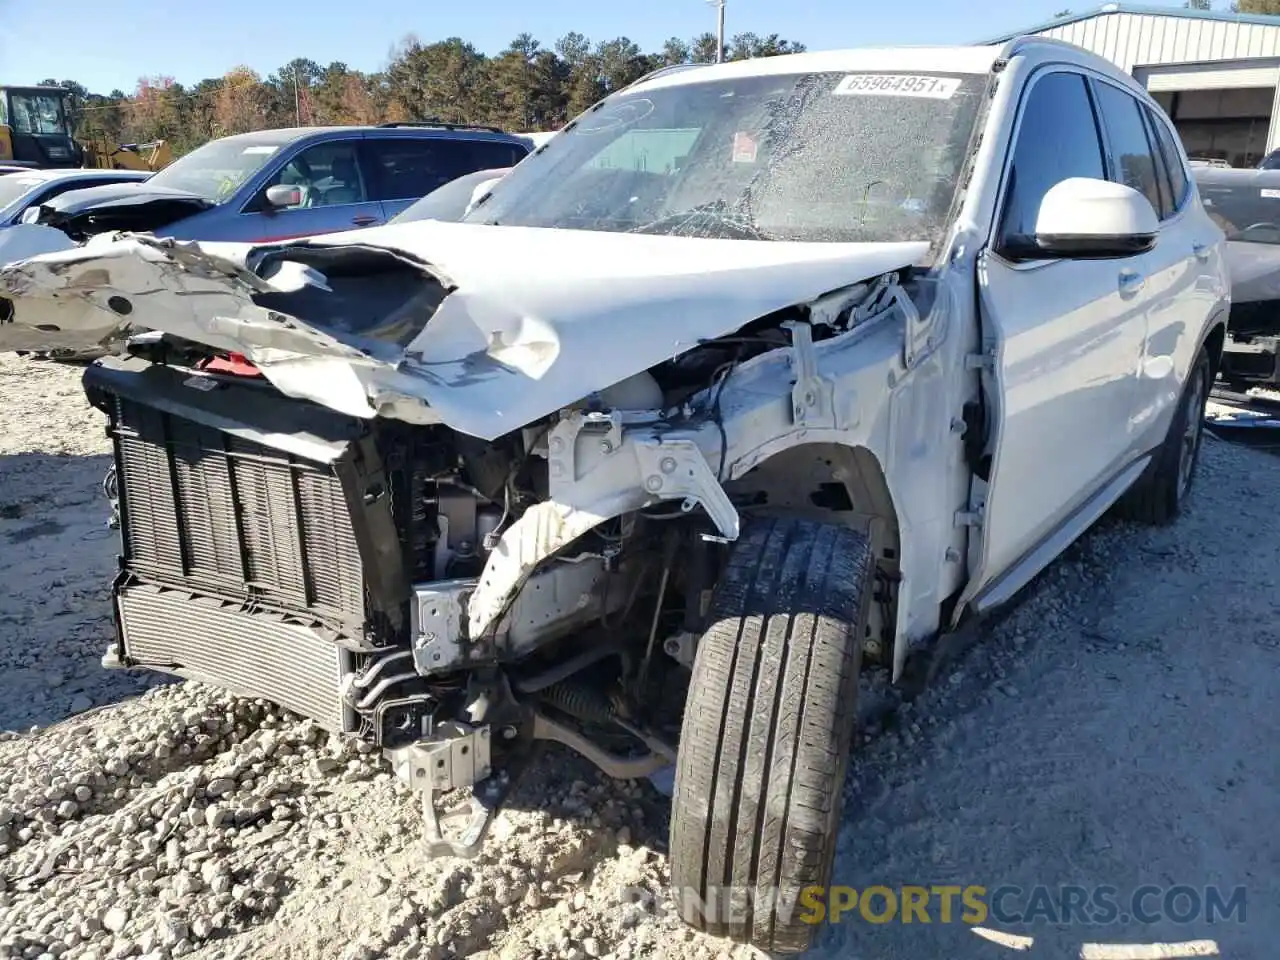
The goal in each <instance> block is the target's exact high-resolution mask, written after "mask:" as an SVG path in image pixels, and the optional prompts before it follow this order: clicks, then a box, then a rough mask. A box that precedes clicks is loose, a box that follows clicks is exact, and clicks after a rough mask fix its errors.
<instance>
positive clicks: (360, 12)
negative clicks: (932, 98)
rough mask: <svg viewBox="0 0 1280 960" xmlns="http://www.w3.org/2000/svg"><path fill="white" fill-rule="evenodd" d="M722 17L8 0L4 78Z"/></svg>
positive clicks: (574, 2) (829, 19)
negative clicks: (412, 38) (412, 39)
mask: <svg viewBox="0 0 1280 960" xmlns="http://www.w3.org/2000/svg"><path fill="white" fill-rule="evenodd" d="M1148 2H1153V0H1148ZM1154 2H1155V3H1160V2H1161V0H1154ZM1100 3H1101V0H1083V2H1072V0H985V2H981V3H980V2H979V0H967V2H965V0H908V2H900V3H894V2H884V0H881V2H857V0H727V5H726V10H727V15H726V32H727V33H728V34H729V35H732V34H734V33H738V32H742V31H754V32H756V33H760V34H768V33H779V34H781V35H782V36H784V37H786V38H787V39H790V40H797V41H799V42H801V43H804V44H806V45H808V47H809V49H810V50H821V49H832V48H838V47H850V46H863V45H867V44H889V43H910V44H932V43H968V42H971V41H974V40H979V39H982V38H984V37H986V36H991V35H996V34H1000V33H1005V32H1011V31H1013V30H1017V29H1020V28H1022V27H1026V26H1031V25H1033V24H1036V23H1039V22H1041V21H1043V20H1047V19H1049V18H1050V17H1051V16H1052V15H1053V14H1054V13H1055V12H1057V11H1058V10H1061V9H1062V8H1064V7H1068V6H1069V7H1071V8H1072V9H1077V10H1088V9H1092V8H1094V7H1096V6H1098V5H1100ZM1171 5H1177V6H1181V4H1180V3H1177V4H1171ZM714 29H715V10H714V8H713V7H712V6H711V5H710V4H709V3H707V2H706V0H640V2H635V3H618V2H607V0H478V2H475V0H472V2H468V0H294V2H291V3H282V2H280V0H0V83H36V82H38V81H40V80H43V79H46V78H57V79H59V80H76V81H78V82H80V83H83V84H85V85H86V86H87V87H89V89H90V90H92V91H94V92H96V93H108V92H110V91H111V89H112V88H119V89H122V90H124V91H126V92H132V90H133V88H134V86H135V85H136V83H137V81H138V78H139V77H141V76H154V75H168V76H172V77H174V78H175V79H176V80H178V81H180V82H182V83H187V84H190V83H195V82H197V81H199V80H201V79H203V78H205V77H217V76H221V75H222V74H224V73H225V72H226V71H227V70H228V69H230V68H231V67H233V66H236V65H238V64H247V65H248V66H250V67H252V68H253V69H255V70H257V71H259V72H260V73H262V74H264V75H265V74H267V73H269V72H271V71H272V70H275V69H276V68H277V67H280V66H282V65H283V64H285V63H288V62H289V61H290V60H291V59H293V58H294V57H297V56H305V57H310V58H311V59H313V60H316V61H318V62H319V63H321V64H322V65H323V64H326V63H329V62H330V61H333V60H341V61H343V62H345V63H346V64H347V65H348V66H351V67H354V68H357V69H361V70H377V69H380V68H382V67H383V66H385V65H386V62H387V60H388V58H389V53H390V50H391V48H392V47H393V46H394V45H395V44H396V42H397V41H399V40H400V39H401V38H402V37H404V35H405V34H407V33H411V32H412V33H414V34H416V35H417V36H418V37H419V38H420V39H421V40H423V41H425V42H429V41H432V40H439V39H443V38H445V37H449V36H459V37H462V38H463V39H464V40H468V41H470V42H471V43H473V44H475V45H476V46H477V47H478V48H479V49H480V50H481V51H483V52H485V53H496V52H497V51H499V50H501V49H502V48H503V47H505V46H506V45H507V43H508V42H509V41H510V40H511V38H512V37H514V36H515V35H516V34H518V33H520V32H521V31H528V32H529V33H531V34H533V35H534V37H536V38H537V39H538V40H539V41H541V42H542V43H543V45H544V46H550V45H552V44H553V43H554V42H555V40H556V38H557V37H559V36H561V35H563V34H564V33H567V32H569V31H570V30H576V31H578V32H579V33H582V34H585V35H586V36H587V37H588V38H590V39H591V40H593V41H594V40H607V39H612V38H614V37H617V36H627V37H630V38H631V39H632V40H634V41H635V42H637V43H638V44H640V46H641V47H642V48H644V49H645V50H656V49H658V48H659V47H660V45H661V43H662V41H663V40H665V39H666V38H667V37H670V36H679V37H685V38H687V37H690V36H693V35H695V34H697V33H700V32H702V31H704V30H714Z"/></svg>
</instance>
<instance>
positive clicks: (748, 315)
mask: <svg viewBox="0 0 1280 960" xmlns="http://www.w3.org/2000/svg"><path fill="white" fill-rule="evenodd" d="M927 252H928V244H927V243H925V242H910V243H892V244H888V243H885V244H804V243H778V242H766V241H740V240H706V239H692V238H682V237H664V236H650V235H640V234H612V233H600V232H590V231H573V230H548V229H534V228H520V227H492V226H485V225H480V224H459V223H442V222H434V221H421V222H414V223H406V224H396V225H391V226H387V227H380V228H377V229H373V230H362V231H358V232H354V233H346V234H341V235H332V236H327V237H318V238H313V239H311V240H308V241H306V242H300V243H292V244H276V245H272V246H267V247H261V246H259V247H254V246H252V245H249V244H229V243H223V244H216V243H207V244H195V243H175V242H173V241H167V240H157V239H155V238H153V237H147V236H127V235H126V236H119V237H116V236H100V237H95V238H93V239H92V240H90V241H89V242H88V243H87V244H85V245H84V246H83V247H80V248H77V249H75V250H71V251H66V252H62V253H53V254H49V255H47V256H41V257H37V258H34V259H32V260H28V261H25V262H22V263H19V264H11V265H9V266H8V267H4V268H0V295H4V296H7V297H9V298H10V299H11V300H12V301H13V304H14V310H13V322H12V323H9V324H6V325H5V326H3V327H0V350H11V349H48V348H51V347H79V348H85V347H88V346H92V345H97V344H104V343H109V342H111V341H112V340H115V339H119V338H120V337H122V336H124V335H127V334H128V333H129V332H132V331H135V330H138V329H151V330H160V331H164V332H166V333H170V334H173V335H175V336H179V337H183V338H186V339H189V340H194V341H197V342H200V343H204V344H207V345H209V346H211V347H214V348H217V349H222V350H226V351H231V352H236V353H241V354H244V355H245V356H247V357H248V358H249V359H250V360H251V361H252V362H253V363H254V364H255V365H256V366H258V367H259V369H260V370H261V371H262V373H263V375H264V376H265V377H267V378H268V379H269V380H271V381H272V383H274V384H275V385H276V387H277V388H279V389H280V390H281V391H282V392H283V393H285V394H287V395H290V396H295V397H301V398H305V399H309V400H313V401H315V402H318V403H321V404H324V405H326V406H328V407H331V408H333V409H335V410H339V411H342V412H344V413H349V414H352V415H355V416H361V417H370V416H389V417H396V418H399V419H402V420H406V421H410V422H436V421H440V422H444V423H445V424H447V425H449V426H450V427H452V428H454V429H456V430H459V431H461V432H463V433H468V434H471V435H473V436H476V437H480V438H482V439H493V438H495V437H498V436H501V435H503V434H505V433H508V432H510V431H512V430H515V429H518V428H519V427H522V426H524V425H526V424H528V423H530V422H532V421H535V420H537V419H539V418H540V417H543V416H546V415H548V414H550V413H553V412H554V411H556V410H558V409H560V408H562V407H564V406H566V405H569V404H572V403H574V402H576V401H578V400H580V399H582V398H583V397H584V396H586V395H588V394H589V393H592V392H594V391H597V390H602V389H604V388H606V387H609V386H612V385H614V384H616V383H619V382H621V381H622V380H624V379H626V378H627V377H629V376H631V375H633V374H636V373H639V372H641V371H643V370H647V369H648V368H650V367H653V366H655V365H657V364H659V363H661V362H663V361H665V360H668V359H671V358H672V357H674V356H676V355H678V354H680V353H683V352H684V351H686V350H688V349H690V348H692V347H693V346H695V345H696V344H697V343H699V342H700V341H703V340H707V339H712V338H714V337H718V336H724V335H726V334H729V333H732V332H733V331H735V330H737V329H738V328H740V327H741V326H743V325H744V324H746V323H749V322H750V321H752V320H754V319H756V318H758V317H761V316H764V315H766V314H769V313H772V312H774V311H776V310H780V309H782V308H784V307H788V306H792V305H795V304H801V303H807V302H809V301H811V300H814V299H816V298H818V297H819V296H821V295H822V294H825V293H828V292H830V291H833V290H838V289H840V288H842V287H846V286H849V285H851V284H855V283H858V282H860V281H862V280H865V279H867V278H869V277H874V276H878V275H880V274H882V273H887V272H890V271H893V270H898V269H901V268H904V267H906V266H909V265H911V264H914V263H918V262H920V261H921V260H922V259H923V258H924V257H925V256H926V255H927ZM304 262H305V263H306V264H307V265H304ZM259 274H261V275H259ZM264 276H265V277H268V278H269V279H263V277H264ZM41 337H44V338H45V339H44V340H43V341H41ZM24 338H25V340H24ZM20 341H21V342H20ZM36 341H41V342H42V343H43V344H44V345H43V346H39V347H37V346H35V342H36ZM73 341H74V342H73Z"/></svg>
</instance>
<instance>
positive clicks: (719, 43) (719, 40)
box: [715, 0, 725, 63]
mask: <svg viewBox="0 0 1280 960" xmlns="http://www.w3.org/2000/svg"><path fill="white" fill-rule="evenodd" d="M724 3H725V0H715V4H716V63H724Z"/></svg>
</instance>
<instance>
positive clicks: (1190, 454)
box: [1116, 347, 1213, 524]
mask: <svg viewBox="0 0 1280 960" xmlns="http://www.w3.org/2000/svg"><path fill="white" fill-rule="evenodd" d="M1212 384H1213V364H1212V363H1211V362H1210V360H1209V354H1208V352H1207V351H1206V350H1205V349H1204V348H1203V347H1202V348H1201V349H1200V352H1199V353H1198V354H1196V358H1195V360H1194V361H1193V362H1192V364H1191V371H1190V373H1189V374H1188V376H1187V383H1186V386H1184V387H1183V388H1182V397H1181V399H1180V400H1179V401H1178V407H1177V410H1176V411H1175V412H1174V416H1173V422H1172V423H1171V424H1169V432H1168V433H1167V434H1166V435H1165V439H1164V443H1162V444H1161V445H1160V447H1159V448H1158V449H1157V450H1156V452H1155V455H1154V457H1153V458H1152V460H1151V464H1150V466H1148V467H1147V470H1146V472H1145V473H1144V474H1143V475H1142V477H1141V478H1140V479H1139V480H1138V482H1137V483H1135V484H1134V485H1133V487H1132V488H1131V489H1130V490H1129V491H1128V492H1127V493H1125V495H1124V496H1123V497H1121V499H1120V501H1119V503H1117V504H1116V507H1117V510H1118V511H1119V513H1120V515H1121V516H1123V517H1125V518H1126V519H1129V520H1136V521H1138V522H1140V523H1151V524H1166V523H1171V522H1172V521H1173V520H1175V519H1176V518H1177V516H1178V515H1179V514H1180V513H1181V512H1182V507H1183V504H1184V503H1185V501H1186V499H1187V495H1188V494H1189V493H1190V492H1191V486H1192V482H1193V481H1194V480H1195V471H1196V464H1197V463H1198V462H1199V460H1200V442H1201V440H1202V439H1203V438H1204V409H1205V404H1206V402H1207V401H1208V399H1209V388H1210V387H1211V386H1212Z"/></svg>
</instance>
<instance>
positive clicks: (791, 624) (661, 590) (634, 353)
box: [0, 39, 1229, 951]
mask: <svg viewBox="0 0 1280 960" xmlns="http://www.w3.org/2000/svg"><path fill="white" fill-rule="evenodd" d="M0 293H3V294H4V296H6V297H8V298H9V299H10V300H11V301H12V306H11V308H10V312H9V319H8V322H7V323H6V324H5V325H4V326H3V327H0V331H3V332H0V346H3V347H6V348H8V347H11V346H14V345H18V346H25V347H27V348H35V347H37V346H39V347H42V348H47V347H51V346H83V345H84V344H86V343H110V342H113V341H118V340H121V339H122V338H124V337H126V336H127V335H128V334H129V333H130V331H131V329H132V328H134V327H135V326H136V327H137V328H145V329H148V330H151V331H155V332H154V333H151V334H147V335H146V336H143V337H141V338H137V339H135V340H134V341H133V342H132V343H131V344H130V345H129V347H128V352H129V353H130V354H132V356H130V357H128V358H125V359H117V360H110V361H104V362H102V363H100V364H99V365H96V366H94V367H91V368H90V369H89V370H88V371H87V373H86V376H85V385H86V388H87V390H88V393H89V396H90V397H91V398H92V400H93V402H94V403H95V404H96V405H97V406H98V407H99V408H100V409H102V410H103V411H104V412H105V413H106V414H107V416H108V417H109V420H110V430H111V435H112V436H113V437H114V439H115V450H116V454H115V457H116V466H115V488H116V490H117V491H118V503H117V506H118V511H119V521H120V527H121V535H122V540H123V557H122V560H121V568H120V573H119V575H118V577H117V579H116V582H115V597H116V611H117V616H118V624H119V636H118V641H117V642H116V644H115V645H114V646H113V648H112V652H111V654H110V657H109V659H110V661H111V662H115V663H122V664H129V665H144V666H150V667H154V668H156V669H160V670H166V671H171V672H173V673H177V674H180V675H183V676H188V677H198V678H200V679H202V680H206V681H211V682H214V683H219V684H223V685H225V686H227V687H229V688H232V689H235V690H237V691H240V692H243V693H245V694H248V695H251V696H261V697H267V698H270V699H272V700H275V701H278V702H279V703H282V704H284V705H286V706H288V707H290V708H291V709H293V710H295V711H297V712H298V713H301V714H304V715H306V716H309V717H312V718H314V719H315V720H317V721H318V722H320V723H322V724H324V725H325V726H327V727H328V728H330V729H332V730H335V731H341V732H345V733H351V734H357V735H359V736H361V737H366V738H369V739H371V740H373V741H375V742H376V743H377V744H379V745H380V746H381V747H382V748H383V749H385V751H386V752H387V754H388V755H389V756H390V758H391V759H392V761H393V763H394V765H395V767H396V769H397V771H398V772H399V773H400V775H402V776H403V777H404V778H405V779H406V780H407V781H408V782H409V783H411V784H414V785H416V786H418V787H420V788H422V790H423V791H424V793H425V795H426V797H427V800H428V802H427V803H426V804H425V807H426V809H427V811H428V824H429V828H430V829H429V832H430V834H431V836H432V838H433V839H434V840H435V843H434V844H433V847H432V849H435V850H442V851H446V852H455V853H463V854H465V853H468V852H470V851H472V850H474V849H475V847H476V845H477V844H478V843H479V842H481V838H482V835H483V830H484V825H485V823H486V822H487V817H488V812H487V811H488V809H489V808H491V807H492V804H493V803H495V802H497V800H498V799H500V796H501V794H502V791H503V789H505V786H506V785H507V784H508V783H509V782H510V779H511V775H512V772H513V771H514V770H515V769H517V768H518V766H519V765H520V763H521V762H523V760H524V758H526V757H527V756H528V753H529V750H530V747H531V745H532V744H533V743H534V742H535V741H538V740H556V741H559V742H561V743H563V744H567V745H568V746H570V747H572V748H573V749H575V750H577V751H579V752H580V753H582V754H583V755H584V756H586V757H588V758H590V759H591V760H592V761H594V762H595V763H596V764H598V765H599V766H600V767H601V768H602V769H603V770H605V771H607V772H608V773H610V774H613V775H616V776H619V777H642V776H645V775H647V774H650V773H653V772H655V771H657V770H659V769H661V768H663V767H665V765H667V764H669V763H671V762H672V761H674V762H675V765H676V770H675V788H674V789H675V793H674V800H673V810H672V827H671V870H672V876H673V882H674V886H675V888H676V890H675V892H676V894H677V897H678V901H679V905H680V909H681V910H682V912H683V913H684V915H685V916H686V917H687V918H688V919H689V920H690V921H691V922H693V923H694V924H696V925H697V926H699V927H702V928H705V929H708V930H711V931H713V932H715V933H720V934H726V935H730V936H732V937H735V938H738V939H740V940H747V941H751V942H752V943H755V944H756V945H758V946H760V947H762V948H764V949H767V950H771V951H791V950H798V949H802V948H803V947H804V946H805V945H806V944H807V943H808V942H809V938H810V935H811V932H812V927H810V926H809V925H807V924H805V923H803V922H801V920H800V917H799V912H798V911H797V910H795V909H794V908H795V898H796V895H797V894H798V892H799V890H800V889H801V888H803V887H806V886H808V885H812V884H822V883H824V882H826V878H827V876H828V872H829V870H830V865H831V862H832V853H833V848H834V844H835V839H836V832H837V825H838V823H839V820H840V809H841V786H842V782H843V780H844V776H845V771H846V765H847V762H848V756H849V751H850V745H851V743H852V734H853V725H854V717H855V706H856V704H855V699H856V693H857V689H858V683H857V678H858V672H859V669H860V666H861V665H862V664H863V663H864V662H869V663H873V664H883V665H884V666H886V667H887V668H888V669H889V670H890V671H891V675H892V677H893V678H894V679H895V680H897V679H898V678H900V677H901V676H902V673H903V667H904V664H905V663H906V661H907V658H908V655H909V654H911V653H912V652H913V651H914V650H918V649H925V648H928V647H929V645H930V644H931V642H932V641H934V640H935V639H936V638H938V637H939V636H940V635H944V636H945V635H946V634H947V633H948V632H949V631H953V630H955V629H956V628H958V627H960V626H961V625H963V624H964V623H966V622H967V621H974V620H975V618H978V617H980V616H981V615H982V614H983V613H985V612H986V611H988V610H990V609H992V608H993V607H995V606H997V605H999V604H1001V603H1002V602H1004V601H1006V600H1008V599H1010V598H1011V597H1013V595H1014V594H1015V592H1016V591H1017V590H1018V589H1019V588H1020V587H1021V586H1023V585H1024V584H1026V583H1027V582H1028V581H1029V580H1030V579H1031V578H1032V577H1034V576H1035V574H1036V573H1037V572H1038V571H1039V570H1041V569H1042V568H1043V567H1045V566H1046V565H1047V564H1048V563H1049V562H1050V561H1052V560H1053V559H1054V557H1056V556H1057V555H1058V554H1060V553H1061V552H1062V551H1063V550H1064V549H1065V548H1066V546H1067V545H1068V544H1070V543H1071V542H1072V540H1073V539H1075V538H1076V537H1077V536H1079V535H1080V534H1081V533H1082V532H1083V531H1084V530H1085V529H1086V528H1088V527H1089V526H1090V524H1092V523H1093V522H1094V521H1095V520H1096V519H1097V518H1098V517H1099V516H1100V515H1101V514H1102V513H1103V512H1104V511H1106V510H1107V509H1108V508H1109V507H1111V506H1112V505H1113V504H1116V503H1117V502H1120V503H1121V504H1122V505H1123V507H1124V508H1125V509H1126V510H1127V511H1128V512H1129V513H1130V515H1132V516H1135V517H1139V518H1142V519H1144V520H1149V521H1154V522H1165V521H1169V520H1171V519H1172V518H1173V517H1174V516H1176V515H1177V513H1178V512H1179V510H1180V508H1181V507H1182V504H1183V501H1184V498H1185V497H1186V495H1187V492H1188V490H1189V488H1190V486H1191V482H1192V476H1193V471H1194V467H1195V463H1196V457H1197V452H1198V449H1199V441H1200V424H1201V417H1202V408H1203V406H1204V401H1205V394H1206V391H1207V389H1208V386H1209V383H1210V381H1211V378H1212V376H1213V371H1214V367H1215V365H1216V363H1217V362H1218V356H1219V354H1220V352H1221V350H1222V344H1223V337H1224V324H1225V321H1226V315H1227V310H1228V307H1229V302H1228V288H1227V278H1226V275H1225V273H1224V268H1223V259H1222V234H1221V232H1220V231H1219V230H1218V228H1217V227H1216V226H1215V225H1214V224H1213V223H1212V222H1211V221H1210V220H1209V218H1208V217H1207V216H1206V215H1205V213H1204V212H1203V210H1202V209H1201V206H1200V203H1199V202H1198V199H1197V197H1196V189H1195V185H1194V183H1192V182H1191V179H1190V177H1189V175H1188V170H1187V163H1186V158H1185V156H1184V154H1183V152H1182V149H1181V148H1180V147H1179V145H1178V141H1177V139H1176V137H1175V134H1174V131H1173V129H1172V127H1171V126H1170V124H1169V122H1168V120H1167V119H1166V118H1165V116H1164V114H1163V113H1161V112H1160V110H1159V109H1158V108H1157V107H1156V105H1155V104H1154V102H1153V101H1152V100H1150V98H1149V97H1148V96H1147V95H1146V93H1145V92H1143V90H1142V89H1141V88H1140V87H1138V86H1136V85H1135V84H1134V82H1133V81H1132V80H1131V79H1130V78H1129V77H1128V76H1127V75H1125V74H1123V73H1121V72H1119V71H1118V70H1117V69H1116V68H1114V67H1113V66H1112V65H1111V64H1109V63H1107V62H1105V61H1103V60H1101V59H1098V58H1096V57H1094V56H1092V55H1090V54H1087V53H1085V52H1083V51H1081V50H1079V49H1076V48H1074V47H1070V46H1066V45H1063V44H1059V43H1056V42H1051V41H1047V40H1041V39H1024V40H1018V41H1015V42H1013V43H1011V44H1009V45H1007V46H1004V47H1000V48H996V47H987V48H984V47H962V48H953V49H901V50H860V51H846V52H832V53H813V54H802V55H798V56H785V57H775V58H770V59H764V60H750V61H745V62H737V63H729V64H723V65H716V66H706V67H697V68H691V69H677V70H668V71H662V72H660V73H659V74H656V75H653V76H651V77H649V78H647V79H645V80H643V81H641V82H639V83H637V84H635V85H634V86H632V87H630V88H628V89H626V90H623V91H620V92H619V93H617V94H615V95H613V96H611V97H609V98H608V99H607V100H605V101H604V102H602V103H600V104H599V105H597V106H595V107H593V108H592V109H591V110H589V111H587V112H586V113H585V114H584V115H583V116H581V117H580V118H579V119H578V120H577V121H575V122H574V123H573V124H571V125H570V126H569V127H567V128H566V129H565V130H564V131H563V132H562V133H560V134H559V135H557V136H556V137H555V138H554V139H553V140H552V141H551V142H550V143H549V144H547V145H546V146H545V147H544V149H543V150H542V151H540V152H539V153H536V154H534V155H532V156H531V157H529V158H528V159H527V160H525V161H524V162H522V163H521V164H520V165H519V166H518V167H516V168H515V169H514V170H513V171H512V172H511V173H510V174H509V175H508V176H507V177H506V178H504V179H503V180H502V181H501V182H500V183H498V184H497V185H496V186H495V187H494V188H493V190H492V192H491V193H489V194H488V195H487V197H482V198H480V199H479V201H478V202H477V204H476V205H475V207H474V208H473V209H472V210H471V212H470V213H469V214H467V216H466V217H465V218H464V220H463V222H461V223H441V222H420V223H408V224H403V225H393V226H387V227H383V228H378V229H374V230H368V231H363V232H361V233H359V234H344V235H341V236H332V237H322V238H314V239H311V240H308V241H304V242H294V243H279V244H273V245H268V246H258V247H253V246H249V245H243V244H239V245H237V244H225V245H218V244H192V243H174V242H169V241H162V240H157V239H154V238H151V237H147V236H117V237H110V236H103V237H97V238H94V239H93V240H92V241H90V243H89V244H87V245H86V246H85V247H83V248H80V249H77V250H74V251H70V252H67V253H61V254H56V253H55V254H51V255H49V256H44V257H39V258H36V259H34V260H31V261H28V262H26V263H24V264H21V265H18V266H14V267H10V268H8V269H6V270H4V271H3V272H0ZM689 668H691V669H692V679H691V680H689V681H687V682H684V683H682V682H681V681H682V677H683V676H684V673H683V671H685V670H687V669H689ZM686 688H687V691H688V692H687V699H685V695H684V693H683V690H684V689H686ZM673 691H674V694H673ZM682 708H683V709H682ZM681 718H682V719H681ZM681 724H682V725H681ZM458 788H471V789H472V790H473V791H474V798H475V807H474V810H473V817H472V819H470V820H469V821H467V823H466V824H465V826H464V828H463V830H462V831H461V833H459V834H455V832H454V831H453V830H451V829H446V826H447V824H445V823H443V822H442V821H441V820H440V819H439V812H438V810H437V807H438V806H440V807H443V805H444V804H443V801H441V803H440V804H439V805H438V804H437V802H436V801H437V799H438V798H440V796H441V795H442V794H444V793H445V792H446V791H453V790H457V789H458ZM454 796H456V794H455V795H454Z"/></svg>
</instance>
